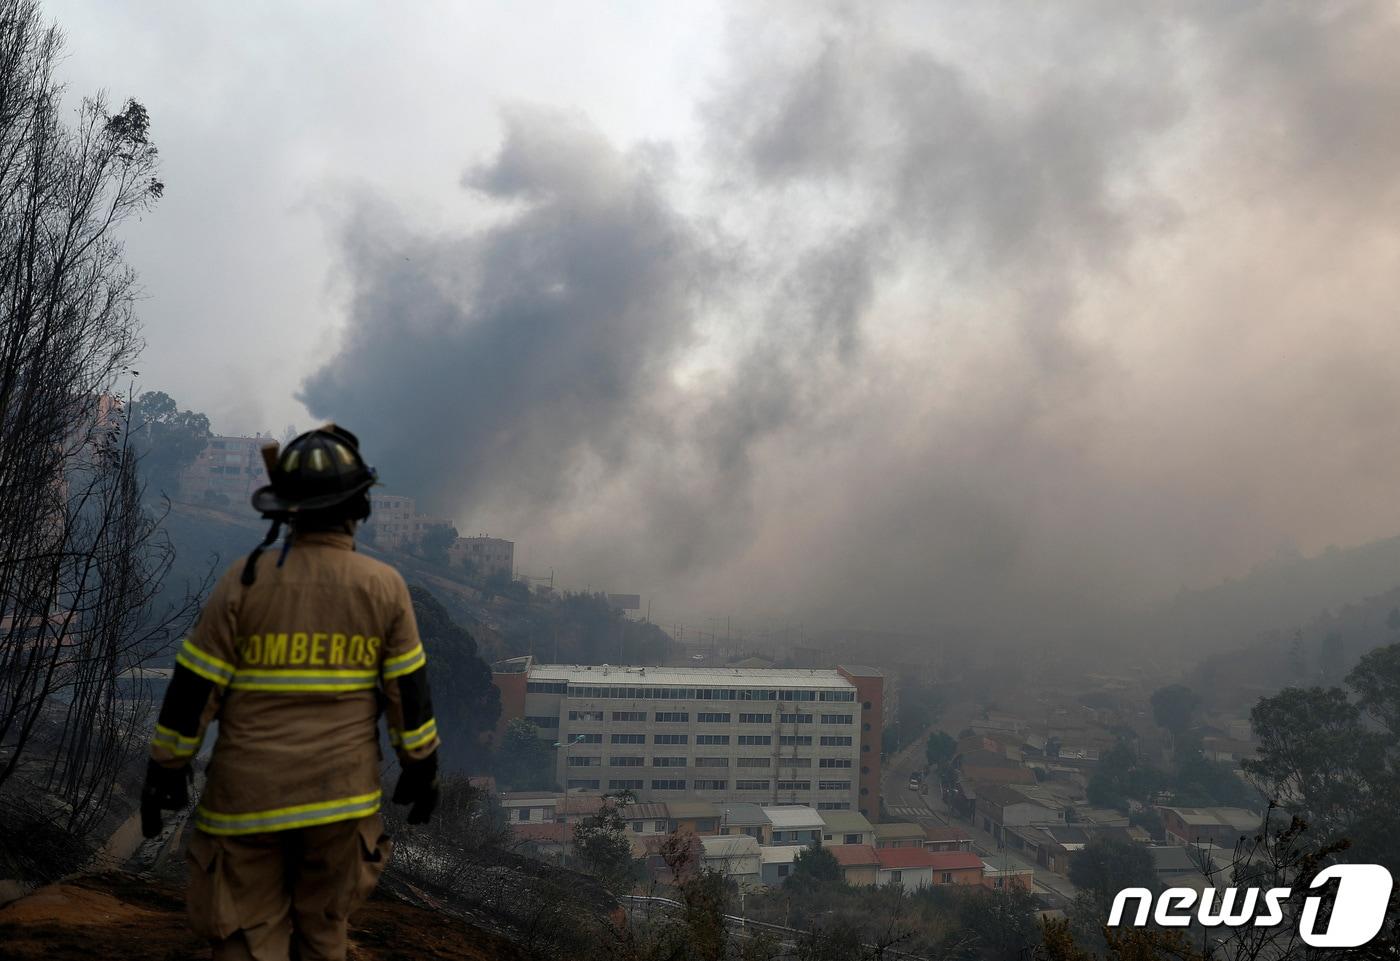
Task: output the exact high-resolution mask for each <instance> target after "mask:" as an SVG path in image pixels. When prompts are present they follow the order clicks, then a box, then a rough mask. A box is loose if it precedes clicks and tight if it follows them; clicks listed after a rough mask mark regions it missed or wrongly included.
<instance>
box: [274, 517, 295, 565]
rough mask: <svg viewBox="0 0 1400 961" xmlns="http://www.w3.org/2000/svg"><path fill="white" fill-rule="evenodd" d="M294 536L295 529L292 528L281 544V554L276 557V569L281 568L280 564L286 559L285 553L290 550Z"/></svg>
mask: <svg viewBox="0 0 1400 961" xmlns="http://www.w3.org/2000/svg"><path fill="white" fill-rule="evenodd" d="M296 536H297V529H296V527H293V528H292V529H291V530H289V531H287V539H286V540H285V541H283V542H282V553H281V554H279V555H277V566H278V567H281V566H282V563H283V562H284V561H285V560H286V559H287V552H288V551H289V550H291V549H292V541H293V540H294V539H295V538H296Z"/></svg>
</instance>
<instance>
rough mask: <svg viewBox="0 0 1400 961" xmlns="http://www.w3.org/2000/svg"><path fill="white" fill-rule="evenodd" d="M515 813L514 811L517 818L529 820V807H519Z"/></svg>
mask: <svg viewBox="0 0 1400 961" xmlns="http://www.w3.org/2000/svg"><path fill="white" fill-rule="evenodd" d="M515 813H516V815H517V819H518V820H521V821H528V820H530V809H529V808H519V809H518V810H517V811H516V812H515Z"/></svg>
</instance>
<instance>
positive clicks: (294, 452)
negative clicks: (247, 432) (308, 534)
mask: <svg viewBox="0 0 1400 961" xmlns="http://www.w3.org/2000/svg"><path fill="white" fill-rule="evenodd" d="M268 476H269V477H270V479H271V481H272V483H270V484H267V485H266V486H264V487H259V488H258V489H257V490H256V491H254V492H253V507H254V508H256V509H257V510H258V511H259V512H260V513H262V515H263V516H264V517H269V518H274V519H278V518H281V519H290V518H292V517H295V516H296V515H298V514H307V513H312V512H320V511H326V510H328V509H330V508H333V507H338V506H340V505H342V504H346V503H347V502H348V501H350V500H352V499H353V498H355V497H356V496H357V495H360V494H364V493H365V492H366V491H368V490H369V489H370V487H372V486H374V484H375V482H376V479H377V475H376V474H375V471H374V468H373V467H370V466H369V465H368V464H366V463H365V459H364V458H363V457H361V456H360V441H359V438H357V437H356V436H355V435H354V434H352V433H350V432H349V431H348V430H346V429H345V428H343V427H339V426H337V425H335V424H327V425H325V426H324V427H318V428H316V429H315V430H309V431H307V432H306V433H304V434H301V435H299V436H297V437H295V438H293V439H292V440H291V441H290V442H289V443H288V444H287V446H286V447H285V448H283V449H282V450H281V451H280V452H279V453H278V455H277V458H276V461H275V462H274V463H272V464H271V465H270V466H269V469H268ZM361 510H363V508H361Z"/></svg>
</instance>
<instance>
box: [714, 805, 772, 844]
mask: <svg viewBox="0 0 1400 961" xmlns="http://www.w3.org/2000/svg"><path fill="white" fill-rule="evenodd" d="M720 808H721V810H720V819H719V823H720V831H719V833H720V834H723V835H733V834H747V835H748V836H749V837H751V838H754V839H755V840H757V841H758V843H759V844H760V845H766V844H770V843H771V842H772V837H773V824H772V822H770V821H769V820H768V815H766V814H764V813H763V808H762V807H761V806H759V805H757V804H753V803H751V802H748V801H726V802H724V803H723V804H722V805H720Z"/></svg>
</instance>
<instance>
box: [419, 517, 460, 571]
mask: <svg viewBox="0 0 1400 961" xmlns="http://www.w3.org/2000/svg"><path fill="white" fill-rule="evenodd" d="M456 541H457V528H455V527H453V526H452V525H451V524H433V525H432V526H430V527H429V528H428V529H427V530H425V531H424V532H423V536H422V537H420V538H418V556H419V557H421V558H423V560H425V561H427V562H429V563H430V564H438V565H440V566H442V567H446V566H447V563H448V553H447V550H448V548H450V547H451V546H452V545H453V544H454V543H456Z"/></svg>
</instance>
